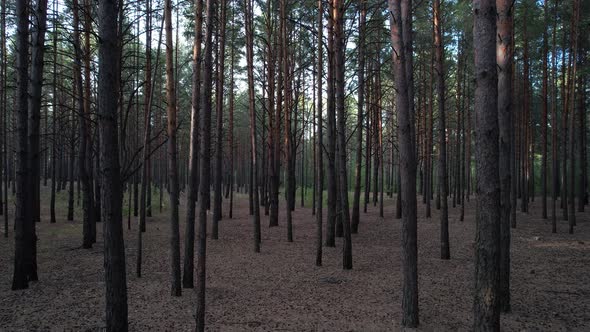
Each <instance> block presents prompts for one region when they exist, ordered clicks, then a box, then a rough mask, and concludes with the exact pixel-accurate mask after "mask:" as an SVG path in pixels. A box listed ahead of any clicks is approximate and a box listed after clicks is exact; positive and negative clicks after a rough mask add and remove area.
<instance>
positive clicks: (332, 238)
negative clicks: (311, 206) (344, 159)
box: [326, 0, 338, 247]
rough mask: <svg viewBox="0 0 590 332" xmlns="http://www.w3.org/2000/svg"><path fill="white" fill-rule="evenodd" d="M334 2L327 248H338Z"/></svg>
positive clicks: (330, 27)
mask: <svg viewBox="0 0 590 332" xmlns="http://www.w3.org/2000/svg"><path fill="white" fill-rule="evenodd" d="M334 1H335V0H330V2H329V8H328V10H329V11H330V15H329V16H328V29H327V30H328V76H327V82H326V83H327V85H328V87H327V99H328V105H327V115H328V128H327V129H328V133H327V140H328V181H327V185H328V216H327V217H328V220H327V223H326V247H335V246H336V218H337V211H338V210H337V206H336V205H337V202H336V201H337V197H336V195H337V194H338V193H337V191H336V186H337V176H336V113H335V112H336V107H335V91H334V88H335V86H334V66H335V63H334V62H335V59H334V18H333V15H332V12H333V10H334Z"/></svg>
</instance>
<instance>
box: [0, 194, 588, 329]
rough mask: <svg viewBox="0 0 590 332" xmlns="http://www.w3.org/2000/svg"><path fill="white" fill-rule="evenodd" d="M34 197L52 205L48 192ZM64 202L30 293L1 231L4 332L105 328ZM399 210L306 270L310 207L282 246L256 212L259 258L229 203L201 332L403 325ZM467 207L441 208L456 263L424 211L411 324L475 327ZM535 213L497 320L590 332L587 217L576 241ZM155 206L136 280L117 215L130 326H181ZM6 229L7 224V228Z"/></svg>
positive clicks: (212, 249) (91, 261)
mask: <svg viewBox="0 0 590 332" xmlns="http://www.w3.org/2000/svg"><path fill="white" fill-rule="evenodd" d="M43 190H44V191H45V190H46V189H45V188H44V189H43ZM60 194H61V195H65V194H64V193H63V192H62V193H60ZM43 195H44V196H43V197H44V201H45V202H47V201H48V200H47V199H45V198H47V197H46V196H47V193H46V192H44V194H43ZM64 201H65V200H60V203H59V204H58V208H59V209H58V222H57V224H49V223H48V209H49V208H48V206H45V205H44V206H43V207H42V209H43V211H42V214H43V221H42V222H41V223H39V224H37V232H38V237H39V242H38V264H39V265H38V267H39V279H40V280H39V282H36V283H31V285H30V288H29V289H27V290H23V291H11V290H10V285H11V279H12V266H13V252H14V240H13V233H12V229H11V230H10V234H9V238H8V239H5V238H4V237H0V253H1V254H0V330H2V331H21V330H27V331H28V330H54V331H61V330H74V331H80V330H82V331H84V330H99V329H101V328H104V326H105V324H104V281H103V242H102V227H101V226H100V225H99V227H98V231H99V234H98V243H96V244H95V245H94V248H92V249H81V242H82V225H81V222H80V219H79V216H80V207H78V206H77V207H76V220H75V221H73V222H68V221H66V218H65V216H66V208H65V203H64ZM155 201H156V200H155V199H154V202H155ZM420 201H421V199H419V202H420ZM182 202H184V199H183V200H182ZM282 203H283V202H281V204H282ZM297 204H298V205H299V202H298V203H297ZM449 205H450V202H449ZM394 206H395V200H394V199H391V198H388V199H387V200H386V201H385V216H386V217H385V218H384V219H382V218H380V217H379V215H378V213H379V209H378V207H373V206H370V207H369V212H368V213H367V214H364V213H362V212H361V223H360V232H359V234H358V235H354V236H353V262H354V269H353V270H351V271H343V270H342V268H341V262H342V258H341V256H342V255H341V240H340V239H337V247H336V248H324V265H323V266H322V267H316V266H315V234H316V224H315V218H314V217H313V216H312V214H311V209H310V208H300V207H297V209H296V211H295V212H294V239H295V241H294V242H293V243H288V242H287V241H286V237H287V236H286V226H285V221H284V219H283V218H284V211H283V210H281V213H280V217H281V219H280V226H279V227H274V228H268V227H267V225H268V217H266V216H263V217H262V226H263V227H262V250H261V251H262V252H261V253H259V254H255V253H253V250H252V240H251V238H252V223H251V219H250V218H249V216H248V202H247V198H246V197H245V196H241V195H237V199H236V204H235V208H234V218H233V219H228V218H227V217H224V219H223V220H222V221H221V222H220V239H219V240H215V241H214V240H209V239H208V241H207V246H208V247H207V316H206V323H207V328H208V329H209V330H212V331H248V330H251V331H396V330H399V321H400V318H401V261H400V251H401V250H400V222H399V221H398V220H396V219H395V218H394V217H393V216H394ZM11 207H12V205H11ZM474 207H475V201H474V200H473V199H472V200H471V202H470V203H468V204H466V211H465V221H463V222H461V221H459V218H458V215H459V211H460V207H459V206H457V208H450V244H451V260H448V261H443V260H440V259H439V255H440V254H439V252H440V241H439V222H438V211H437V210H436V209H435V208H434V206H433V217H432V218H431V219H426V218H424V215H425V213H424V206H423V205H422V204H421V203H419V216H420V218H419V221H418V243H419V266H418V271H419V289H420V295H419V299H420V322H421V325H420V328H419V330H423V331H447V330H448V331H455V330H462V331H465V330H471V327H472V325H471V322H472V315H471V313H472V289H473V276H474V266H473V257H474V253H473V245H474V239H475V222H474V211H475V210H474ZM226 208H227V201H225V202H224V209H226ZM183 211H184V210H183V209H182V208H181V216H182V217H181V224H182V227H181V238H184V219H185V218H184V213H183ZM530 211H531V212H530V214H528V215H525V214H522V213H520V212H519V213H518V216H517V220H518V225H517V228H516V229H514V230H513V233H512V278H511V282H512V285H511V291H512V313H510V314H506V315H502V329H503V330H506V331H540V330H543V331H590V213H579V214H578V215H577V221H578V226H577V227H576V229H575V234H573V235H569V234H567V222H566V221H562V220H560V221H559V224H558V233H557V234H551V224H550V222H548V221H546V220H543V219H542V218H541V217H540V215H541V214H540V199H539V198H537V200H536V201H535V202H533V203H532V204H531V210H530ZM154 212H155V214H154V217H153V218H149V219H148V222H147V233H145V235H144V238H143V239H144V240H143V243H144V254H143V264H144V265H143V277H142V278H140V279H138V278H137V277H136V276H135V257H136V234H137V228H136V223H135V219H134V218H132V229H131V230H127V227H126V226H127V221H126V218H127V217H126V216H125V221H124V224H125V227H124V228H125V248H126V253H127V257H126V259H127V283H128V297H129V301H128V302H129V324H130V330H132V331H148V330H149V331H153V330H159V331H190V330H191V329H192V328H193V326H194V311H195V295H194V291H193V290H188V289H184V290H183V295H182V297H172V296H171V295H170V273H169V270H170V264H169V218H168V215H167V214H166V211H164V213H158V211H157V208H156V209H155V210H154ZM559 212H560V211H559ZM226 213H227V209H226V210H224V216H226ZM324 213H325V209H324ZM12 222H13V218H12V216H11V218H10V223H11V228H12ZM209 229H210V228H209ZM0 232H1V231H0ZM2 236H3V234H2ZM181 252H182V251H181Z"/></svg>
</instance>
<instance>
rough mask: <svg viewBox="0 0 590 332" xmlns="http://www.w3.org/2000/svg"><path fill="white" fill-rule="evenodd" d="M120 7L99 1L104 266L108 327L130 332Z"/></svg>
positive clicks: (99, 104) (99, 102) (99, 111)
mask: <svg viewBox="0 0 590 332" xmlns="http://www.w3.org/2000/svg"><path fill="white" fill-rule="evenodd" d="M119 10H120V8H119V7H118V4H117V2H116V1H114V0H106V1H101V2H100V3H99V4H98V22H99V25H98V27H99V29H98V36H99V41H100V44H99V54H98V69H99V78H98V128H99V132H100V134H99V138H100V147H101V148H100V159H101V162H100V165H101V169H100V170H99V172H100V173H99V175H100V178H101V182H102V186H101V189H102V190H101V195H102V199H101V201H102V215H103V220H104V233H103V234H104V244H105V246H104V268H105V285H106V330H107V331H127V328H128V327H127V280H126V274H125V245H124V242H123V225H122V221H123V220H122V219H123V209H122V197H123V193H122V186H121V174H120V167H119V142H118V129H117V113H116V112H117V109H118V107H117V106H118V105H117V103H118V98H117V95H118V92H117V86H118V83H119V82H118V78H119V74H118V72H119V71H120V70H121V68H120V67H119V66H118V64H117V63H118V61H117V58H118V54H119V52H118V48H119V43H118V40H117V39H118V34H117V16H118V11H119Z"/></svg>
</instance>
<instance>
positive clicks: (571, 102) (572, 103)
mask: <svg viewBox="0 0 590 332" xmlns="http://www.w3.org/2000/svg"><path fill="white" fill-rule="evenodd" d="M579 20H580V1H579V0H574V3H573V8H572V23H571V35H570V38H571V39H570V40H571V42H570V43H571V53H570V58H571V61H572V62H573V64H572V65H573V68H572V69H571V72H570V75H569V77H568V79H569V84H568V85H569V90H568V93H569V97H568V98H567V99H568V102H567V104H568V106H569V107H568V112H569V113H570V124H569V131H568V134H569V142H568V143H569V144H568V150H569V151H568V152H569V160H570V164H569V166H570V168H569V174H568V177H569V181H568V182H569V184H570V186H569V191H568V195H569V197H568V203H569V206H568V207H566V208H569V215H568V221H569V233H570V234H573V233H574V226H576V202H575V201H576V200H575V197H576V196H575V192H576V185H575V182H574V181H575V179H576V172H577V168H576V151H575V141H574V139H575V138H576V136H575V134H576V127H577V125H576V120H577V119H576V106H577V105H576V90H577V89H576V83H577V74H578V73H577V70H578V62H579V59H578V26H579ZM580 111H582V110H580ZM580 143H581V142H578V144H580Z"/></svg>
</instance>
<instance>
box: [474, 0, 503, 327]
mask: <svg viewBox="0 0 590 332" xmlns="http://www.w3.org/2000/svg"><path fill="white" fill-rule="evenodd" d="M473 11H474V25H473V47H474V49H476V50H477V52H475V80H476V81H475V82H476V86H475V96H474V97H475V104H474V106H475V113H476V116H477V120H478V134H477V135H476V144H475V157H476V164H477V166H476V172H477V173H476V177H477V191H476V192H477V206H476V210H477V211H476V219H477V220H476V240H475V241H476V243H475V292H474V297H475V301H474V306H473V315H474V325H473V328H474V330H476V331H482V330H483V331H499V330H500V310H499V292H498V284H499V276H500V274H499V269H498V267H499V263H500V222H499V221H500V220H501V219H500V218H501V213H500V175H499V171H498V159H499V147H498V146H499V144H498V138H499V135H498V107H497V106H498V99H497V98H498V74H497V70H496V66H497V65H496V14H497V13H496V2H495V0H475V1H474V2H473Z"/></svg>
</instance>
